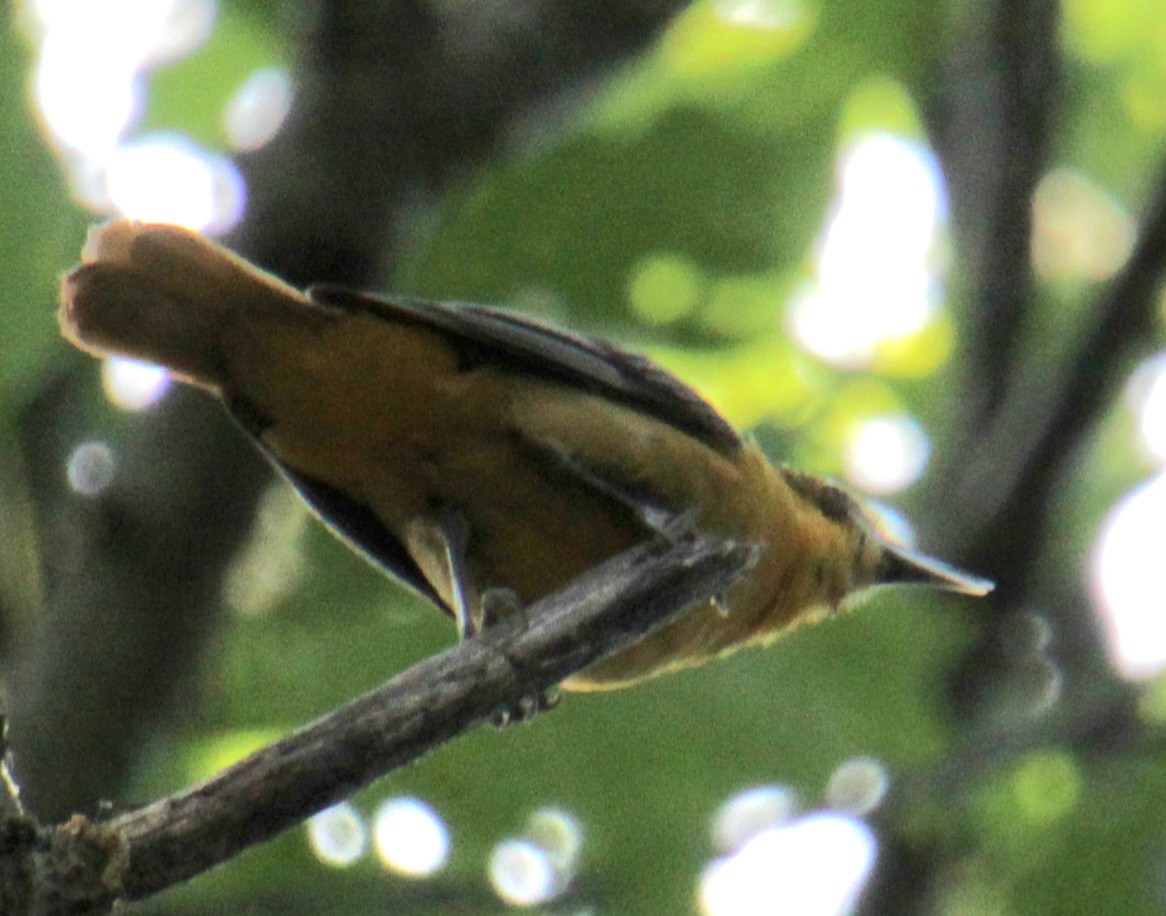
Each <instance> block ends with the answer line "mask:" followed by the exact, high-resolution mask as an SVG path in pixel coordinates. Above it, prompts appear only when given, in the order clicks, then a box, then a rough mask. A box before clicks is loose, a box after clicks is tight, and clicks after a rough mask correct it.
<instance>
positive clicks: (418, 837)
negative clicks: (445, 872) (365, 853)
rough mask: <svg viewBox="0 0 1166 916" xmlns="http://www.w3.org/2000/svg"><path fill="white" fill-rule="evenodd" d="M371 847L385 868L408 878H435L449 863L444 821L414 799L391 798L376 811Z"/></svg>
mask: <svg viewBox="0 0 1166 916" xmlns="http://www.w3.org/2000/svg"><path fill="white" fill-rule="evenodd" d="M373 844H374V846H375V847H376V853H377V858H379V859H380V860H381V862H382V863H383V864H384V866H385V867H386V868H388V869H390V870H391V871H395V872H397V874H400V875H405V876H407V877H410V878H426V877H429V876H430V875H433V874H436V873H437V872H439V871H441V869H442V868H444V867H445V863H446V862H447V861H448V860H449V850H450V837H449V830H448V829H447V828H446V826H445V821H443V820H442V819H441V815H439V814H438V813H437V812H436V811H434V810H433V809H432V808H431V807H430V806H429V805H427V804H425V802H423V801H421V800H420V799H417V798H390V799H389V800H388V801H386V802H384V803H383V804H382V805H381V806H380V807H379V808H378V809H377V813H376V817H375V818H374V820H373Z"/></svg>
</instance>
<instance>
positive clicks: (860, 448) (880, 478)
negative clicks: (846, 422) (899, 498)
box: [844, 414, 931, 496]
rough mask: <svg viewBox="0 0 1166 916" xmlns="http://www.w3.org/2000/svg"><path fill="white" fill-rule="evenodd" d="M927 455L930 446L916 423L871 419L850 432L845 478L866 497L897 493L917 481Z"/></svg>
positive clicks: (907, 419)
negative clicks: (859, 488)
mask: <svg viewBox="0 0 1166 916" xmlns="http://www.w3.org/2000/svg"><path fill="white" fill-rule="evenodd" d="M930 454H931V443H930V442H929V440H928V438H927V433H926V432H925V431H924V430H923V427H922V426H921V425H920V423H919V421H918V420H916V419H914V418H913V417H908V416H904V415H902V414H898V415H893V416H879V417H871V418H869V419H866V420H860V421H859V422H858V423H856V424H855V425H854V427H853V428H852V429H851V432H850V436H849V440H848V442H847V446H846V452H845V456H844V462H845V468H846V476H847V478H848V479H849V480H850V481H851V482H852V483H854V484H856V485H858V486H859V487H861V488H862V489H864V490H865V491H866V492H868V493H872V494H875V495H878V496H885V495H887V494H890V493H898V492H899V491H900V490H903V489H906V488H907V487H909V486H910V485H911V484H913V483H914V482H915V481H916V480H918V479H919V477H920V475H921V474H922V473H923V470H924V468H926V467H927V459H928V457H929V456H930Z"/></svg>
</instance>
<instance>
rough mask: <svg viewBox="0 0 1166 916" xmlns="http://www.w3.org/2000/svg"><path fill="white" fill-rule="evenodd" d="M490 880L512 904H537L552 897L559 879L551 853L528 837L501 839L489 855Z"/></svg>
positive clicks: (557, 886) (558, 888) (559, 883)
mask: <svg viewBox="0 0 1166 916" xmlns="http://www.w3.org/2000/svg"><path fill="white" fill-rule="evenodd" d="M489 874H490V884H491V886H492V887H493V888H494V891H495V893H497V894H498V896H499V897H501V898H502V899H503V900H504V901H506V902H507V903H509V904H511V905H512V906H538V905H539V904H541V903H546V902H547V901H549V900H552V899H554V898H555V897H556V896H557V895H558V894H559V893H560V891H561V887H562V885H561V882H560V878H559V874H558V871H557V869H556V868H555V864H554V862H553V861H552V860H551V856H550V854H549V853H548V852H547V851H546V850H545V849H544V848H543V847H542V846H540V845H539V844H538V843H535V842H533V841H532V840H527V839H509V840H503V841H502V842H501V843H499V844H498V845H497V846H495V847H494V851H493V852H492V853H491V855H490V866H489Z"/></svg>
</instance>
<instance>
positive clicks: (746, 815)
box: [712, 786, 799, 853]
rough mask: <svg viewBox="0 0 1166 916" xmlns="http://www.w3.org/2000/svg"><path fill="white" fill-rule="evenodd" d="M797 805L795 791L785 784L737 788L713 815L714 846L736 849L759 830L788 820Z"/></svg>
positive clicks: (727, 850) (722, 850)
mask: <svg viewBox="0 0 1166 916" xmlns="http://www.w3.org/2000/svg"><path fill="white" fill-rule="evenodd" d="M798 807H799V805H798V797H797V793H795V792H794V790H793V789H790V788H787V787H786V786H755V787H754V788H752V789H746V790H745V791H744V792H738V793H737V794H736V795H734V796H733V797H732V798H730V799H729V800H728V801H726V802H725V803H724V804H723V805H721V807H720V809H719V810H718V811H717V813H716V815H714V817H713V824H712V839H713V848H715V849H716V850H717V851H718V852H722V853H728V852H735V851H736V850H738V849H740V848H741V847H742V846H744V845H745V844H746V843H747V842H748V841H749V840H751V839H753V837H755V836H756V835H757V834H759V833H761V832H762V831H764V830H769V829H771V828H773V827H779V826H781V825H782V824H784V823H786V822H787V821H789V820H790V819H791V818H793V817H794V815H796V814H797V813H798Z"/></svg>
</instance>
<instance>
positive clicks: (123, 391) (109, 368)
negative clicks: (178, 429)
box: [101, 356, 170, 411]
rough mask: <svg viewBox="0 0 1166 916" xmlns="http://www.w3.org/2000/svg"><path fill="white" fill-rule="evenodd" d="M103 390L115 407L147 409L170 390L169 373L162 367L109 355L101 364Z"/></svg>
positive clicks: (133, 409) (130, 409) (135, 409)
mask: <svg viewBox="0 0 1166 916" xmlns="http://www.w3.org/2000/svg"><path fill="white" fill-rule="evenodd" d="M101 387H102V388H103V389H104V390H105V396H106V397H107V398H108V399H109V403H111V404H113V405H114V406H115V407H120V408H121V409H122V410H129V411H137V410H145V409H147V408H148V407H153V406H154V405H155V404H157V403H158V402H159V401H160V400H162V398H163V397H164V396H165V394H166V392H167V391H169V390H170V373H169V372H167V371H166V370H165V369H163V368H162V367H161V366H154V365H151V364H150V363H142V362H138V361H137V360H134V359H124V358H122V357H120V356H109V357H106V358H105V359H104V360H102V362H101Z"/></svg>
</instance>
